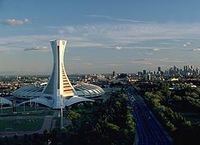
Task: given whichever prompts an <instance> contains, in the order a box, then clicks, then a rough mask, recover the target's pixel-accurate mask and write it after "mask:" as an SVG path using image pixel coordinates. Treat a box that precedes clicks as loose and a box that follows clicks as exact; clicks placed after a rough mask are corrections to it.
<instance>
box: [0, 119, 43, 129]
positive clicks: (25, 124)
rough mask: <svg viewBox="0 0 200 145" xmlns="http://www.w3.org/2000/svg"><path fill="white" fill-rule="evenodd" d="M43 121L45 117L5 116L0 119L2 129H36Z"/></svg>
mask: <svg viewBox="0 0 200 145" xmlns="http://www.w3.org/2000/svg"><path fill="white" fill-rule="evenodd" d="M43 122H44V119H43V118H31V117H30V118H20V119H18V118H15V119H14V118H12V119H11V118H8V119H7V118H4V119H0V131H36V130H39V129H40V128H41V127H42V125H43Z"/></svg>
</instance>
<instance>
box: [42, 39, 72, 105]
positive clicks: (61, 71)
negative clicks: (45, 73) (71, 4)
mask: <svg viewBox="0 0 200 145" xmlns="http://www.w3.org/2000/svg"><path fill="white" fill-rule="evenodd" d="M66 44H67V41H65V40H53V41H51V47H52V52H53V70H52V74H51V77H50V80H49V82H48V84H47V86H46V88H45V89H44V91H43V94H46V95H50V96H52V99H53V105H52V107H53V108H55V109H56V108H57V109H59V108H60V107H61V106H63V99H70V98H71V97H73V96H75V94H76V93H75V90H74V88H73V86H72V85H71V83H70V81H69V79H68V77H67V73H66V71H65V65H64V52H65V46H66Z"/></svg>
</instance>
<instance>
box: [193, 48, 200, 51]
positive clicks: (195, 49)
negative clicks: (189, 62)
mask: <svg viewBox="0 0 200 145" xmlns="http://www.w3.org/2000/svg"><path fill="white" fill-rule="evenodd" d="M192 51H200V48H194V49H192Z"/></svg>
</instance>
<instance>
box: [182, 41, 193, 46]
mask: <svg viewBox="0 0 200 145" xmlns="http://www.w3.org/2000/svg"><path fill="white" fill-rule="evenodd" d="M191 45H192V42H186V43H184V44H183V47H187V46H191Z"/></svg>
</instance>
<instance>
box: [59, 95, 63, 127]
mask: <svg viewBox="0 0 200 145" xmlns="http://www.w3.org/2000/svg"><path fill="white" fill-rule="evenodd" d="M60 102H61V107H60V129H63V128H64V127H63V106H64V104H63V97H62V96H60Z"/></svg>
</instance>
